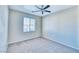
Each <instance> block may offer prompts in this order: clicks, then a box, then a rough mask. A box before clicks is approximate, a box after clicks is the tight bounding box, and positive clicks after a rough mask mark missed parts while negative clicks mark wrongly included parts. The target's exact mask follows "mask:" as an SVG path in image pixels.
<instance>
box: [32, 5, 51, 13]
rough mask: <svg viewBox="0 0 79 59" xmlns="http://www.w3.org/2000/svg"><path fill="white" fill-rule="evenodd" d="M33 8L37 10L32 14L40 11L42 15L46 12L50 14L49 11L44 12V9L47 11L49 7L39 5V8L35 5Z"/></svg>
mask: <svg viewBox="0 0 79 59" xmlns="http://www.w3.org/2000/svg"><path fill="white" fill-rule="evenodd" d="M35 7H36V8H38V9H39V10H36V11H32V12H40V11H41V13H42V14H44V12H48V13H50V12H51V11H49V10H46V9H48V8H49V7H50V5H46V6H45V5H41V7H39V6H37V5H35Z"/></svg>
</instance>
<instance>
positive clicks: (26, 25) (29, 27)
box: [23, 17, 35, 32]
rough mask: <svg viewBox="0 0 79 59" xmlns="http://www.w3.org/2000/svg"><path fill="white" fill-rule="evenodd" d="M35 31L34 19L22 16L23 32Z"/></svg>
mask: <svg viewBox="0 0 79 59" xmlns="http://www.w3.org/2000/svg"><path fill="white" fill-rule="evenodd" d="M31 31H35V19H33V18H29V17H24V21H23V32H31Z"/></svg>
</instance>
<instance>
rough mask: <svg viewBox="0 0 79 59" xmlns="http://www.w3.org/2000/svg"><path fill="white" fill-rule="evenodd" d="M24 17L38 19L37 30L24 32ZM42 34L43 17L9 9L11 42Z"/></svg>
mask: <svg viewBox="0 0 79 59" xmlns="http://www.w3.org/2000/svg"><path fill="white" fill-rule="evenodd" d="M23 17H32V18H35V19H36V31H35V32H29V33H23ZM40 36H41V17H38V16H35V15H31V14H27V13H23V12H20V11H15V10H10V11H9V40H8V42H9V43H14V42H19V41H23V40H28V39H32V38H36V37H40Z"/></svg>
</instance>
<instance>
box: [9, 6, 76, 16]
mask: <svg viewBox="0 0 79 59" xmlns="http://www.w3.org/2000/svg"><path fill="white" fill-rule="evenodd" d="M38 6H39V7H40V5H38ZM71 7H74V5H50V7H49V8H48V9H47V10H50V11H51V13H47V12H45V13H44V14H43V15H42V13H41V12H34V13H32V11H36V10H38V9H37V8H36V7H35V5H10V6H9V8H10V9H13V10H18V11H22V12H25V13H29V14H33V15H37V16H45V15H49V14H52V13H55V12H58V11H62V10H64V9H68V8H71Z"/></svg>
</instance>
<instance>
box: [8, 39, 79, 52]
mask: <svg viewBox="0 0 79 59" xmlns="http://www.w3.org/2000/svg"><path fill="white" fill-rule="evenodd" d="M7 52H8V53H77V52H79V51H77V50H75V49H72V48H69V47H67V46H64V45H61V44H59V43H56V42H53V41H50V40H48V39H45V38H36V39H32V40H28V41H27V40H26V41H23V42H18V43H14V44H9V45H8V51H7Z"/></svg>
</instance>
